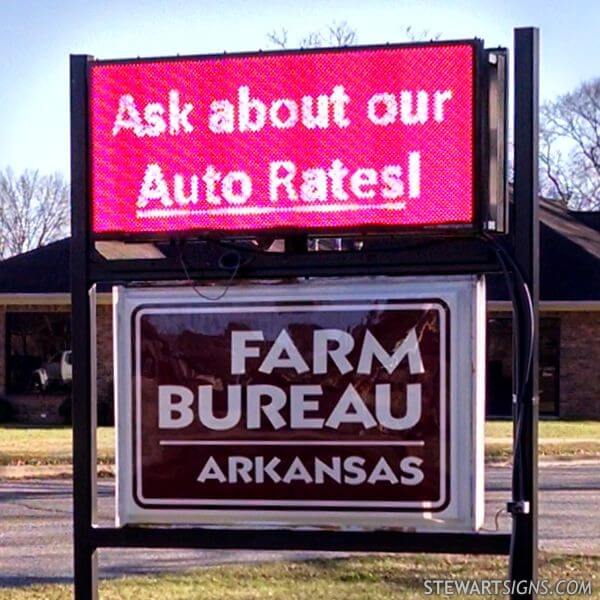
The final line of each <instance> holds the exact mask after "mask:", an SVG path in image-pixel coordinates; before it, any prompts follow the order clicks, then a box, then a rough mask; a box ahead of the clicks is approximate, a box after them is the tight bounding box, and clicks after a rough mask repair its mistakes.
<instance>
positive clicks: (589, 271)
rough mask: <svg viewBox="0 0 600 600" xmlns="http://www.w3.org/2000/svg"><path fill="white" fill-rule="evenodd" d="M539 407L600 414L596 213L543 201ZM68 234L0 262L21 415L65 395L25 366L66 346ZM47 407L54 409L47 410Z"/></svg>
mask: <svg viewBox="0 0 600 600" xmlns="http://www.w3.org/2000/svg"><path fill="white" fill-rule="evenodd" d="M541 220H542V224H541V261H542V262H541V305H540V308H541V314H540V320H541V323H540V388H541V396H540V403H541V404H540V409H541V413H542V414H543V415H545V416H560V417H585V418H596V419H600V368H598V365H600V343H599V341H598V340H600V213H575V212H569V211H567V210H565V209H564V208H562V207H560V206H558V205H556V204H554V203H549V202H546V201H542V204H541ZM488 326H489V327H488V414H489V415H492V416H505V415H509V414H510V410H511V382H510V372H511V318H510V303H509V302H508V297H507V294H506V290H505V289H504V287H503V282H502V281H501V279H500V278H489V281H488ZM97 330H98V399H99V402H101V403H102V405H103V406H105V407H107V408H108V407H109V406H110V405H111V404H112V316H111V296H110V294H109V293H107V292H104V293H100V294H99V305H98V327H97ZM76 333H77V332H72V331H71V326H70V295H69V240H68V239H65V240H61V241H59V242H55V243H53V244H49V245H48V246H45V247H43V248H39V249H37V250H34V251H31V252H28V253H25V254H21V255H19V256H15V257H13V258H10V259H8V260H5V261H3V262H0V397H2V396H4V398H5V399H8V401H9V403H10V405H11V406H12V407H13V408H14V411H15V413H16V416H17V418H19V419H21V420H30V421H36V420H38V421H39V420H40V418H39V416H40V414H44V415H46V416H45V417H44V418H47V419H59V418H60V417H59V416H58V413H57V407H58V405H59V403H60V402H63V401H64V397H62V398H61V397H59V396H57V397H52V398H43V399H40V398H39V397H36V396H35V395H33V394H32V393H31V390H30V382H31V373H32V372H33V370H34V369H35V368H37V367H38V366H39V365H40V364H41V363H42V362H44V361H45V360H48V359H49V358H50V357H51V356H52V355H54V354H55V353H57V352H60V351H64V350H67V349H70V344H71V337H72V335H76ZM50 413H52V414H50Z"/></svg>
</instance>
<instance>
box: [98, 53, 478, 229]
mask: <svg viewBox="0 0 600 600" xmlns="http://www.w3.org/2000/svg"><path fill="white" fill-rule="evenodd" d="M479 50H480V43H479V42H475V41H473V42H456V43H432V44H423V45H413V46H389V47H370V48H369V47H366V48H357V49H339V50H331V49H330V50H317V51H307V52H283V53H264V54H253V55H232V56H219V57H199V58H170V59H155V60H135V61H112V62H111V61H97V62H93V63H91V66H90V81H89V135H90V142H91V156H90V161H91V162H90V164H91V182H92V183H91V200H92V229H93V232H94V233H95V234H96V236H97V237H111V236H114V237H119V236H123V235H125V236H131V237H135V236H136V235H140V234H154V235H158V236H164V235H177V234H198V235H202V234H249V233H261V232H263V233H264V232H268V231H271V232H275V231H280V232H288V231H295V230H302V231H314V232H317V231H331V232H335V231H371V230H381V229H387V228H392V229H393V228H398V229H400V228H406V227H422V226H468V227H472V226H473V225H475V223H476V212H477V211H476V201H475V198H476V197H477V193H478V190H477V188H476V184H477V181H478V177H477V168H476V163H477V160H476V153H475V147H476V144H475V141H476V137H477V127H476V124H477V119H476V115H475V112H476V111H475V106H476V104H477V102H476V98H475V93H476V89H477V86H476V85H475V79H476V77H475V74H476V64H477V56H478V53H479Z"/></svg>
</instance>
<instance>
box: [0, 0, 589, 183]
mask: <svg viewBox="0 0 600 600" xmlns="http://www.w3.org/2000/svg"><path fill="white" fill-rule="evenodd" d="M334 21H337V22H340V21H346V22H348V24H349V25H350V26H351V27H352V28H354V29H356V30H357V33H358V41H359V43H364V44H369V43H382V42H398V41H404V38H403V31H404V29H405V27H407V26H409V25H410V26H412V27H413V29H415V30H418V31H421V30H428V31H430V32H431V33H432V34H438V33H439V34H441V37H442V38H443V39H457V38H472V37H481V38H483V39H484V40H485V42H486V45H487V46H489V47H491V46H508V47H509V48H510V47H511V46H512V37H513V33H512V30H513V27H518V26H529V25H535V26H538V27H540V29H541V41H542V61H541V94H542V99H550V98H553V97H555V96H556V95H558V94H562V93H565V92H567V91H569V90H570V89H572V88H573V87H575V86H576V85H577V84H579V83H580V82H581V81H584V80H586V79H590V78H592V77H597V76H600V62H599V55H600V52H599V49H598V48H599V40H600V2H598V1H597V0H596V1H594V0H570V1H568V2H565V1H564V0H562V1H555V0H493V1H491V0H487V1H485V2H481V1H480V2H475V1H471V0H453V1H449V0H345V1H333V0H331V1H320V2H316V1H312V0H303V1H302V0H295V1H288V0H282V1H279V2H275V1H273V2H268V1H267V0H255V1H241V0H230V1H224V0H221V1H216V0H202V1H200V0H196V1H191V0H190V1H188V0H178V1H176V0H145V1H137V2H134V1H132V0H130V1H129V2H122V1H115V0H104V1H100V0H78V1H74V0H0V56H1V57H2V58H1V60H0V111H1V115H2V124H1V125H0V168H4V167H6V166H11V167H13V168H14V169H15V170H17V171H20V170H22V169H25V168H31V169H40V170H41V171H44V172H53V171H60V172H62V173H64V174H65V175H68V171H69V89H68V87H69V79H68V62H69V54H71V53H86V54H92V55H94V56H96V57H98V58H115V57H131V56H159V55H173V54H177V53H179V54H201V53H212V52H221V51H223V50H227V51H241V50H256V49H259V48H263V49H266V48H269V47H270V46H269V43H268V40H267V33H268V32H269V31H271V30H273V29H275V28H279V27H285V28H286V29H287V30H288V31H289V36H290V40H291V42H294V41H297V40H299V39H300V38H301V37H302V36H303V35H305V34H306V33H308V32H310V31H313V30H315V29H319V28H322V27H323V26H325V25H327V24H329V23H332V22H334Z"/></svg>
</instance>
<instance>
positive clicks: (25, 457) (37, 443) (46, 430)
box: [0, 425, 115, 465]
mask: <svg viewBox="0 0 600 600" xmlns="http://www.w3.org/2000/svg"><path fill="white" fill-rule="evenodd" d="M114 435H115V434H114V429H113V428H112V427H99V428H98V457H99V459H100V461H101V462H103V463H111V462H113V461H114V450H113V449H114V444H115V442H114ZM72 436H73V432H72V430H71V428H70V427H40V428H33V427H23V426H16V425H13V426H8V425H3V426H0V465H19V464H23V465H55V464H70V463H71V462H72V460H71V448H72Z"/></svg>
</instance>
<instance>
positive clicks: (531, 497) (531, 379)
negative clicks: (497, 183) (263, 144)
mask: <svg viewBox="0 0 600 600" xmlns="http://www.w3.org/2000/svg"><path fill="white" fill-rule="evenodd" d="M538 85H539V30H538V29H537V28H533V27H532V28H521V29H516V30H515V108H514V110H515V122H514V127H515V129H514V136H515V157H514V161H515V182H514V213H513V224H512V231H513V232H514V238H513V243H514V250H515V258H516V262H517V266H518V268H519V270H520V272H521V275H522V277H523V279H524V281H525V284H526V285H527V287H528V288H529V292H530V295H531V302H532V308H533V311H532V313H533V314H532V319H533V327H532V328H531V331H530V332H528V334H527V341H529V343H530V344H531V345H529V344H525V343H524V342H523V340H524V336H523V335H521V336H520V337H521V341H520V344H519V346H520V347H519V348H518V352H514V353H513V356H515V360H516V361H518V364H517V363H516V362H514V363H513V364H514V366H513V377H514V378H515V380H516V381H517V382H518V385H521V383H523V388H522V393H521V394H518V396H517V398H516V402H515V404H514V406H513V413H514V420H515V451H514V465H513V490H512V493H513V505H512V506H513V507H514V510H513V532H512V542H511V552H510V579H511V580H512V581H513V582H522V581H528V582H535V581H536V579H537V553H538V531H537V515H538V498H537V479H538V473H537V469H538V466H537V443H538V411H539V406H538V404H539V402H538V400H539V389H538V385H539V382H538V379H539V374H538V350H539V348H538V346H539V342H538V322H539V264H540V261H539V258H540V256H539V215H538V204H539V196H538V126H539V123H538V103H539V95H538V94H539V93H538ZM521 312H522V311H521ZM522 317H523V315H517V314H516V313H514V312H513V319H514V321H513V323H514V324H515V325H516V322H515V320H516V319H517V318H519V319H521V321H522V320H523V318H522ZM518 325H519V330H520V331H521V332H523V331H524V329H525V327H526V326H527V323H523V322H519V323H518ZM530 325H531V324H530ZM515 329H516V327H513V331H515ZM529 337H531V339H529ZM530 350H531V354H530ZM529 355H530V356H531V362H530V363H529V361H528V358H529ZM528 363H529V364H528ZM522 585H523V584H522ZM512 598H535V594H534V593H533V592H532V591H531V590H527V591H526V592H525V593H514V594H513V595H512Z"/></svg>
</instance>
